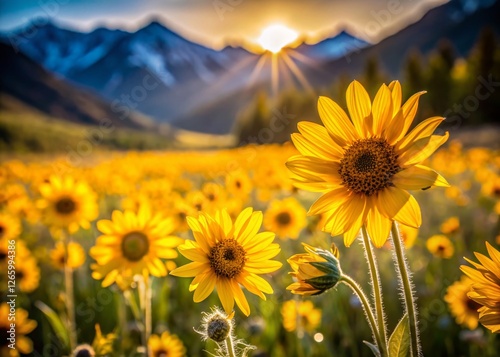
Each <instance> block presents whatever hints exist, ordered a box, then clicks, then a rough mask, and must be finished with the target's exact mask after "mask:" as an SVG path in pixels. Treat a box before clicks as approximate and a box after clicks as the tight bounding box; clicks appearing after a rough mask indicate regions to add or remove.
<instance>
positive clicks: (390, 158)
mask: <svg viewBox="0 0 500 357" xmlns="http://www.w3.org/2000/svg"><path fill="white" fill-rule="evenodd" d="M423 93H425V92H419V93H416V94H414V95H413V96H412V97H410V99H408V101H407V102H406V103H405V104H403V105H402V106H401V85H400V84H399V82H397V81H393V82H392V83H391V84H390V85H389V86H386V85H385V84H384V85H382V86H381V87H380V89H379V91H378V92H377V94H376V96H375V99H374V100H373V103H372V102H371V101H370V97H369V96H368V93H367V92H366V90H365V89H364V88H363V86H362V85H361V84H360V83H358V82H357V81H354V82H352V83H351V84H350V85H349V87H348V89H347V108H348V109H349V113H350V115H351V120H352V121H351V120H349V118H348V116H347V114H346V113H345V112H344V110H343V109H342V108H341V107H340V106H339V105H338V104H337V103H335V102H334V101H332V100H331V99H329V98H326V97H320V99H319V101H318V110H319V115H320V117H321V120H322V121H323V124H324V126H321V125H318V124H314V123H310V122H300V123H299V124H298V129H299V131H300V134H298V133H295V134H292V141H293V143H294V144H295V147H296V148H297V150H298V151H299V152H300V154H301V155H296V156H293V157H291V158H290V159H289V160H288V162H287V166H288V168H289V169H290V171H291V172H292V173H293V175H292V180H293V181H294V184H295V185H296V186H297V187H298V188H302V189H306V190H309V191H316V192H322V193H324V194H323V196H322V197H320V198H319V199H318V200H317V201H316V202H315V203H314V204H313V205H312V206H311V208H310V210H309V212H308V214H310V215H316V214H320V213H327V214H328V216H329V219H328V220H327V221H326V224H325V227H324V229H325V230H326V231H328V232H330V233H331V235H332V236H336V235H340V234H343V235H344V243H345V245H346V246H350V245H351V244H352V242H353V241H354V239H355V238H356V236H357V234H358V232H359V230H360V228H361V226H363V225H364V226H366V228H367V230H368V234H369V235H370V238H371V240H372V241H373V243H374V244H375V246H377V247H381V246H382V245H383V244H384V242H385V241H386V240H387V238H388V237H389V232H390V229H391V224H392V221H398V222H401V223H402V224H404V225H407V226H410V227H415V228H418V227H419V226H420V224H421V214H420V207H419V205H418V203H417V201H416V200H415V198H414V197H413V196H412V195H411V194H410V193H408V192H407V190H419V189H426V188H429V187H431V186H448V183H447V182H446V180H445V179H444V178H443V177H442V176H441V175H439V174H438V173H437V172H436V171H434V170H432V169H430V168H428V167H426V166H423V165H420V162H422V161H423V160H425V159H426V158H428V157H429V156H430V155H431V154H432V153H433V152H434V151H435V150H436V149H437V148H439V147H440V146H441V145H442V144H443V143H444V142H446V140H447V139H448V133H446V134H445V135H444V136H437V135H432V133H433V132H434V130H435V129H436V127H437V126H438V125H439V123H441V122H442V121H443V120H444V118H442V117H432V118H429V119H427V120H424V121H423V122H422V123H420V124H418V125H417V126H416V127H415V128H414V129H413V130H412V131H410V132H409V133H408V129H409V128H410V126H411V125H412V122H413V119H414V117H415V113H416V111H417V107H418V100H419V97H420V96H421V95H422V94H423Z"/></svg>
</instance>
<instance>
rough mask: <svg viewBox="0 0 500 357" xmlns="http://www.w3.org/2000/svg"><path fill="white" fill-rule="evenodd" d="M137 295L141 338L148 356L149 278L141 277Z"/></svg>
mask: <svg viewBox="0 0 500 357" xmlns="http://www.w3.org/2000/svg"><path fill="white" fill-rule="evenodd" d="M139 288H140V290H139V294H140V299H141V309H142V316H143V319H144V320H143V321H144V326H143V336H144V337H143V338H144V348H145V349H146V356H149V344H148V342H149V337H150V336H151V327H152V315H151V299H152V296H151V292H152V290H151V281H150V278H149V276H143V277H142V278H141V280H140V281H139Z"/></svg>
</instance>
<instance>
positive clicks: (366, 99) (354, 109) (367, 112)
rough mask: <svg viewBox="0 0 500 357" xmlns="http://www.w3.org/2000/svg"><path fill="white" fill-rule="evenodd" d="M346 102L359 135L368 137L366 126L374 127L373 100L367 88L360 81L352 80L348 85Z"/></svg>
mask: <svg viewBox="0 0 500 357" xmlns="http://www.w3.org/2000/svg"><path fill="white" fill-rule="evenodd" d="M346 103H347V109H348V110H349V114H350V115H351V120H352V122H353V124H354V127H355V128H356V132H357V133H358V136H359V137H361V138H364V137H366V135H367V130H366V128H367V127H369V128H371V127H372V123H371V120H372V117H371V113H372V108H371V100H370V96H369V95H368V93H367V92H366V89H365V88H364V87H363V86H362V85H361V84H360V83H359V82H358V81H352V82H351V84H350V85H349V87H347V93H346Z"/></svg>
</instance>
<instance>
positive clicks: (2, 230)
mask: <svg viewBox="0 0 500 357" xmlns="http://www.w3.org/2000/svg"><path fill="white" fill-rule="evenodd" d="M4 233H5V227H4V226H2V225H0V238H2V237H3V234H4Z"/></svg>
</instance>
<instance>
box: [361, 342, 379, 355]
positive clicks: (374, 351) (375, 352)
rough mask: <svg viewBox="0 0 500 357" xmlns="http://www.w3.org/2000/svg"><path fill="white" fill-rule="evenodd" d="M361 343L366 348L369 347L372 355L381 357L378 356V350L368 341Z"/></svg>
mask: <svg viewBox="0 0 500 357" xmlns="http://www.w3.org/2000/svg"><path fill="white" fill-rule="evenodd" d="M363 343H364V344H365V345H367V346H368V347H370V349H371V350H372V352H373V354H374V355H375V356H376V357H381V356H380V351H379V350H378V347H377V346H375V345H374V344H373V343H370V342H368V341H363Z"/></svg>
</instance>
